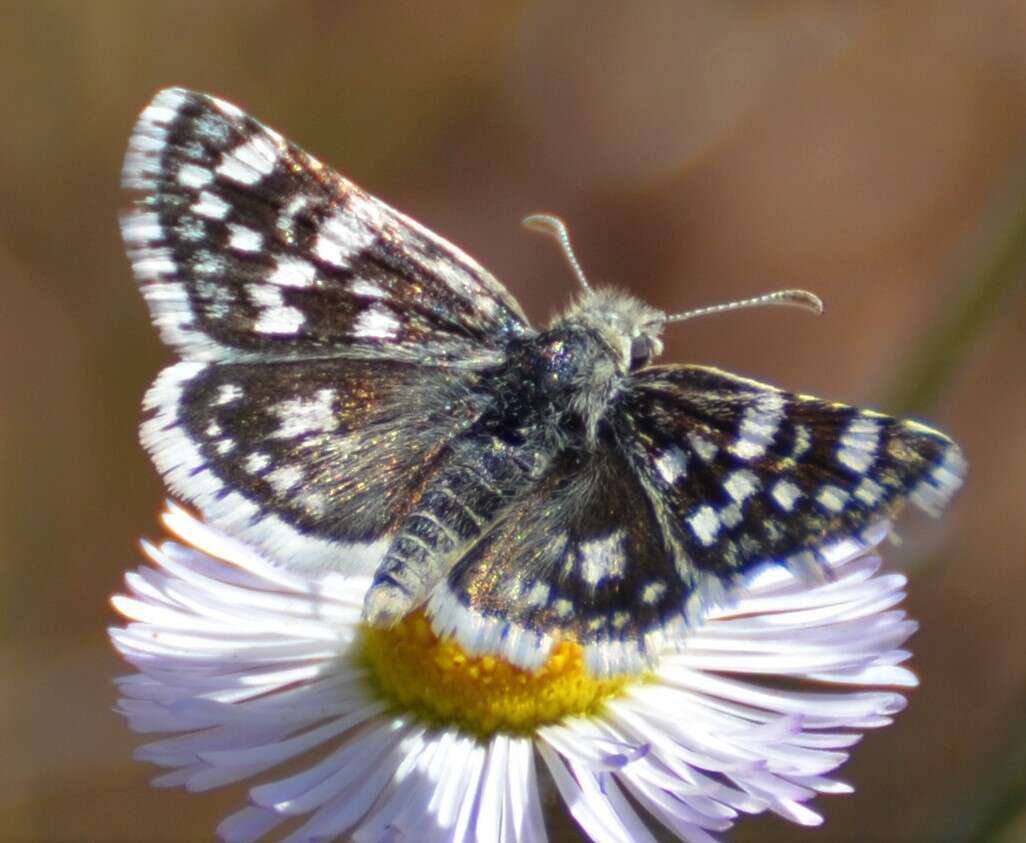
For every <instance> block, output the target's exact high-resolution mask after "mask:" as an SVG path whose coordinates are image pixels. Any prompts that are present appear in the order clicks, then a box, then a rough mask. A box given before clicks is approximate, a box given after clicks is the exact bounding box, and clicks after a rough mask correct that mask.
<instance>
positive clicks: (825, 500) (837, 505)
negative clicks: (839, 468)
mask: <svg viewBox="0 0 1026 843" xmlns="http://www.w3.org/2000/svg"><path fill="white" fill-rule="evenodd" d="M848 497H849V495H848V493H847V492H846V491H845V490H844V489H842V488H841V487H840V486H834V485H833V484H827V485H826V486H824V487H823V488H822V489H820V490H819V491H818V492H817V493H816V503H818V504H819V505H820V506H821V507H823V509H825V510H827V512H840V511H841V510H842V509H844V505H845V504H846V503H847V502H848Z"/></svg>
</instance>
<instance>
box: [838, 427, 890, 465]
mask: <svg viewBox="0 0 1026 843" xmlns="http://www.w3.org/2000/svg"><path fill="white" fill-rule="evenodd" d="M880 432H881V431H880V425H879V423H878V422H877V421H876V420H875V419H871V418H866V417H864V416H856V417H855V418H854V419H852V420H851V422H850V423H849V424H848V427H847V428H845V431H844V433H843V434H842V435H841V439H840V445H841V447H840V448H838V449H837V461H838V462H839V463H841V465H843V466H845V467H846V468H850V469H851V470H852V471H855V472H857V473H859V474H863V473H865V472H866V471H867V470H868V469H869V467H870V466H871V465H872V464H873V462H874V461H875V459H876V452H877V449H878V448H879V445H880Z"/></svg>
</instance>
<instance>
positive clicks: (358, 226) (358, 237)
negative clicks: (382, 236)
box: [314, 194, 381, 268]
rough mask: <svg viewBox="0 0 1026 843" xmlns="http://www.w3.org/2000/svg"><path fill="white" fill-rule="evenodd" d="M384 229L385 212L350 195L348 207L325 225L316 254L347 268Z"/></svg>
mask: <svg viewBox="0 0 1026 843" xmlns="http://www.w3.org/2000/svg"><path fill="white" fill-rule="evenodd" d="M380 230H381V213H380V211H379V210H378V208H377V206H376V205H375V204H374V203H373V202H371V201H369V200H366V199H361V198H359V197H357V196H356V195H354V194H350V196H349V200H348V202H347V203H346V206H345V207H344V208H339V209H338V210H336V211H335V212H334V213H333V214H332V215H331V216H330V217H328V218H327V219H326V220H325V221H324V222H323V223H322V224H321V228H320V231H318V232H317V240H316V241H315V242H314V253H315V254H316V255H317V257H319V258H320V259H321V260H323V261H327V262H328V263H330V264H334V265H335V266H338V267H342V268H346V267H348V266H350V265H351V264H352V262H353V258H354V257H356V256H357V255H358V254H360V253H361V252H363V251H364V250H365V249H367V247H369V246H370V245H371V244H372V243H373V242H374V241H375V239H376V238H377V236H378V232H379V231H380Z"/></svg>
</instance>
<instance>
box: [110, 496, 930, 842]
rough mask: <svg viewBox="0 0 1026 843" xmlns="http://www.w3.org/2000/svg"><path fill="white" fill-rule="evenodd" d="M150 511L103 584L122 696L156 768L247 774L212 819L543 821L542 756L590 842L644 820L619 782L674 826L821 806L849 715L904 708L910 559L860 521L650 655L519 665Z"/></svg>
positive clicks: (573, 654)
mask: <svg viewBox="0 0 1026 843" xmlns="http://www.w3.org/2000/svg"><path fill="white" fill-rule="evenodd" d="M164 523H165V524H166V526H167V528H168V529H169V530H170V531H171V532H172V533H173V534H175V535H177V537H178V538H179V539H180V540H181V541H180V542H178V541H167V542H165V543H164V544H162V545H161V546H160V547H155V546H151V545H145V546H144V549H145V552H146V555H147V556H148V557H149V558H150V560H151V561H152V563H153V566H144V567H141V568H139V569H138V570H136V571H135V572H131V573H129V574H128V575H127V576H126V585H127V592H128V593H127V594H126V595H118V596H115V597H114V598H113V604H114V606H115V607H116V609H117V610H118V611H119V612H121V613H122V614H123V615H124V616H125V617H127V618H128V619H129V620H130V621H131V622H130V623H129V624H128V625H127V626H125V627H118V628H113V629H111V631H110V635H111V639H112V641H113V643H114V645H115V646H116V647H117V649H118V650H119V651H120V652H121V653H122V655H123V656H124V657H125V658H126V659H127V660H128V661H129V662H130V663H131V664H132V665H133V666H134V667H135V668H137V670H138V673H135V674H133V675H130V676H126V677H122V678H121V679H120V680H119V682H118V687H119V691H120V695H121V699H120V701H119V711H120V712H121V713H122V714H123V715H124V716H125V717H126V718H127V719H128V722H129V724H130V725H131V727H132V728H133V729H134V730H136V731H137V732H143V733H173V734H172V736H170V737H165V738H163V739H161V740H157V741H155V742H153V743H148V744H146V745H144V746H142V747H141V748H140V749H139V750H138V757H139V758H141V759H143V760H145V761H148V762H151V763H153V764H156V765H159V766H161V767H164V768H166V769H167V771H166V772H164V773H163V774H162V775H160V776H158V777H157V778H156V779H155V780H154V783H155V784H157V785H163V786H184V787H186V788H187V789H189V790H191V791H205V790H209V789H211V788H215V787H218V786H220V785H225V784H228V783H231V782H237V781H241V780H243V779H249V778H251V777H257V776H263V779H262V781H261V783H259V784H256V785H255V786H253V787H252V788H251V789H250V791H249V795H250V804H249V805H248V806H246V807H244V808H242V809H241V810H240V811H238V812H237V813H235V814H233V815H232V816H230V817H228V818H227V819H226V820H224V822H222V823H221V825H220V826H219V828H218V833H219V834H220V836H221V837H222V838H224V839H226V840H231V841H247V840H255V839H257V838H260V837H262V836H263V835H265V834H268V833H269V832H271V831H272V830H275V829H278V828H279V826H282V825H285V826H286V828H282V829H279V830H280V831H285V830H289V831H291V834H290V835H289V837H288V839H289V840H325V839H332V838H336V837H340V836H342V835H345V834H348V835H350V836H351V837H352V839H353V840H355V841H377V840H402V839H411V840H417V841H430V840H438V841H449V840H467V839H483V840H498V841H514V840H529V841H540V840H545V827H544V821H543V814H542V808H541V798H540V795H539V779H540V778H544V779H545V781H546V783H547V782H549V781H551V782H552V783H554V785H555V788H556V790H558V793H559V795H560V797H561V798H562V800H563V802H564V803H565V804H566V807H567V808H568V809H569V811H570V812H571V814H572V815H573V817H574V819H575V820H576V821H577V823H578V824H579V825H580V827H581V828H582V829H583V830H584V832H585V833H586V834H587V835H588V836H589V837H591V838H592V839H593V840H595V841H600V843H605V841H651V840H653V839H654V838H653V837H652V835H651V833H650V832H649V831H648V829H647V827H646V824H645V823H646V820H643V819H642V817H641V816H640V815H639V813H638V811H637V809H636V808H635V807H634V806H635V805H640V806H641V807H642V808H643V809H644V810H645V811H647V812H648V813H649V814H650V815H651V818H653V819H654V820H655V821H657V822H659V823H661V824H662V825H664V826H666V827H667V828H668V829H670V830H671V831H672V832H674V833H675V834H676V835H677V836H678V837H679V838H681V839H682V840H687V841H709V840H713V839H714V838H713V837H712V836H711V834H710V832H720V831H724V830H726V829H728V828H730V827H731V826H732V825H733V823H734V822H735V820H736V819H737V817H738V816H739V815H740V814H754V813H759V812H763V811H773V812H775V813H777V814H779V815H781V816H783V817H785V818H787V819H789V820H791V821H793V822H796V823H800V824H803V825H815V824H818V823H819V822H821V818H820V816H819V815H818V814H816V813H815V812H814V811H813V810H812V809H811V808H809V807H808V806H807V804H806V803H807V802H808V801H809V800H810V799H811V798H812V797H814V796H815V795H816V794H817V793H827V794H831V793H848V792H851V787H850V786H848V785H847V784H844V783H842V782H840V781H837V780H836V779H833V778H831V777H830V774H831V773H832V772H833V771H834V770H836V769H837V767H839V766H840V765H841V764H842V763H843V762H844V761H845V760H846V759H847V757H848V753H847V750H848V748H849V747H851V746H852V745H853V744H855V743H856V742H857V741H858V740H859V739H860V734H859V733H860V731H861V730H863V729H867V728H875V727H878V726H883V725H886V724H888V723H890V722H891V718H892V717H893V716H894V715H895V714H896V713H897V712H898V711H900V710H901V709H902V708H904V705H905V700H904V698H903V697H902V695H901V694H900V693H898V692H896V691H893V690H882V689H881V688H880V686H895V687H911V686H914V685H916V678H915V676H914V675H913V674H912V673H911V672H910V671H908V670H907V669H906V668H904V667H902V666H901V663H902V662H904V661H905V660H906V659H907V658H908V657H909V653H908V652H907V651H905V650H902V649H899V648H900V647H901V646H902V644H903V643H904V642H905V640H906V639H907V638H908V637H909V635H911V633H912V632H913V631H914V630H915V624H914V623H913V622H912V621H910V620H908V619H907V618H906V616H905V614H904V612H903V611H901V610H900V609H899V608H897V605H898V604H899V603H900V602H901V600H902V599H903V598H904V591H903V589H904V586H905V579H904V577H902V576H900V575H898V574H893V573H892V574H881V573H879V568H880V565H881V562H880V559H879V558H878V557H877V556H876V555H874V554H873V552H872V545H870V546H867V545H865V544H860V543H857V542H855V541H847V542H842V543H840V544H838V545H836V546H834V547H832V548H830V549H829V551H828V554H827V555H828V558H829V565H830V568H831V576H829V577H827V578H825V579H824V580H823V581H822V582H819V583H810V582H808V581H806V580H801V579H799V578H797V577H795V576H794V575H792V574H790V573H789V572H787V571H785V570H783V569H779V568H777V569H771V570H767V571H765V572H764V573H762V574H760V575H759V576H757V577H756V578H755V579H754V580H753V582H752V583H751V586H750V588H748V589H747V590H746V592H745V593H744V594H743V595H742V596H739V597H738V599H737V601H736V604H735V605H733V606H732V607H731V608H729V609H719V610H716V611H714V612H713V613H711V614H710V615H709V616H708V618H707V619H706V620H705V622H704V623H703V624H702V625H701V627H700V628H697V629H695V630H694V631H693V632H692V633H691V634H690V635H689V638H688V640H687V642H686V645H685V646H684V648H683V649H682V650H681V651H680V652H668V653H667V654H666V655H664V656H663V657H662V658H661V659H660V661H659V663H658V665H657V667H656V668H654V669H653V670H652V671H651V672H650V673H648V674H646V675H645V676H641V677H619V678H614V679H612V680H602V681H597V680H594V679H591V678H590V677H589V676H588V675H587V673H586V672H585V671H584V669H583V666H582V659H581V650H580V648H579V647H576V645H573V644H566V645H560V646H559V647H557V648H556V652H555V653H554V654H553V656H552V657H551V658H550V661H549V662H548V663H547V664H546V666H545V668H544V669H543V670H542V671H540V672H539V673H538V674H527V673H525V672H523V671H520V670H518V669H516V668H513V667H512V666H510V665H507V664H505V663H503V662H501V661H500V660H498V659H495V658H491V657H482V658H471V657H469V656H467V655H466V654H465V653H463V652H462V651H461V650H460V649H459V647H458V646H457V645H455V644H454V643H452V642H447V641H442V642H440V641H438V639H437V638H436V637H435V636H434V634H433V633H432V632H431V631H430V627H429V625H428V623H427V622H426V620H425V619H424V617H423V616H422V615H414V616H411V617H410V618H407V619H406V620H404V621H403V622H402V623H401V624H400V625H399V627H397V628H396V629H395V630H387V631H379V630H374V631H369V630H366V629H365V628H363V627H362V626H361V624H360V612H361V607H362V600H363V594H364V592H365V590H366V589H367V587H368V586H369V579H368V578H366V577H343V576H342V575H340V574H337V573H327V574H319V575H318V576H317V577H313V578H311V577H308V576H305V575H301V574H299V573H296V572H294V571H288V570H283V569H282V568H280V567H276V566H275V565H273V564H272V563H271V562H269V561H268V560H266V559H264V558H262V557H261V556H260V555H259V554H258V553H257V552H255V551H254V550H253V549H251V548H250V547H247V546H246V545H244V544H242V543H240V542H238V541H237V540H235V539H233V538H230V537H229V536H227V535H225V534H223V533H221V532H219V531H217V530H214V529H213V528H211V527H209V526H207V525H205V524H203V523H202V522H200V521H198V520H196V519H195V518H194V517H193V516H191V515H190V514H188V513H187V512H186V511H185V510H183V509H181V508H179V507H177V506H175V505H173V504H172V505H169V509H168V511H167V513H166V514H165V516H164ZM883 533H884V529H883V528H881V531H880V537H882V535H883ZM798 680H811V681H813V682H815V683H817V685H819V686H821V687H819V688H816V689H815V690H811V689H809V688H808V687H807V685H808V683H807V682H806V683H803V684H801V686H799V682H798ZM285 762H290V764H289V769H288V771H287V772H286V773H279V774H278V777H275V776H274V775H273V774H271V773H270V771H271V770H272V769H274V768H276V767H278V765H281V764H284V763H285ZM301 762H304V763H301ZM265 774H266V775H265ZM628 797H630V799H628ZM632 800H633V803H632ZM650 821H651V820H648V822H650Z"/></svg>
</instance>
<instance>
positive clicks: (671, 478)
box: [655, 445, 688, 486]
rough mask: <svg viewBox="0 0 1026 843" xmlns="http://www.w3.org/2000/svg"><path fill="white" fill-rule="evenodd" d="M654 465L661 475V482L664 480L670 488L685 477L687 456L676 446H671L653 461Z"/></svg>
mask: <svg viewBox="0 0 1026 843" xmlns="http://www.w3.org/2000/svg"><path fill="white" fill-rule="evenodd" d="M655 464H656V468H657V469H658V470H659V473H660V474H661V475H662V477H663V480H665V481H666V482H667V483H668V484H669V485H670V486H672V485H673V484H674V483H676V482H677V481H678V480H680V479H681V478H682V477H686V476H687V465H688V459H687V454H685V453H684V452H683V451H682V450H681V449H680V448H678V447H677V446H676V445H673V446H671V447H669V448H667V449H666V450H665V451H663V453H662V454H660V455H659V458H658V459H657V460H656V461H655Z"/></svg>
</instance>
